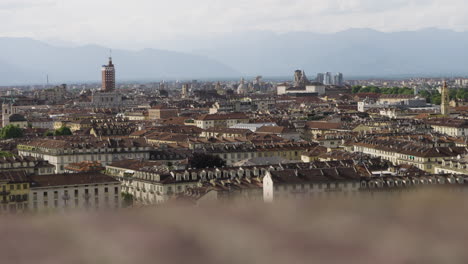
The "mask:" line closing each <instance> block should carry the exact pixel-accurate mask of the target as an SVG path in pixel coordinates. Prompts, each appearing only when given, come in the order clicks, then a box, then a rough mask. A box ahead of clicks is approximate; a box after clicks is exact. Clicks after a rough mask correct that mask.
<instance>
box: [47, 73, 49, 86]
mask: <svg viewBox="0 0 468 264" xmlns="http://www.w3.org/2000/svg"><path fill="white" fill-rule="evenodd" d="M47 87H49V74H47Z"/></svg>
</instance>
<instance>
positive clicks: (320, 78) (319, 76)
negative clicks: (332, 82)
mask: <svg viewBox="0 0 468 264" xmlns="http://www.w3.org/2000/svg"><path fill="white" fill-rule="evenodd" d="M315 81H317V82H319V83H323V82H324V81H325V75H324V74H323V73H318V74H317V78H315Z"/></svg>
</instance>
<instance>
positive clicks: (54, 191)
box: [28, 172, 121, 212]
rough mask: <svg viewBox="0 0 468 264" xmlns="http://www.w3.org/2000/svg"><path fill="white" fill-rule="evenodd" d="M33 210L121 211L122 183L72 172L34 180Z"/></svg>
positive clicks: (31, 194)
mask: <svg viewBox="0 0 468 264" xmlns="http://www.w3.org/2000/svg"><path fill="white" fill-rule="evenodd" d="M30 180H31V191H30V195H29V200H28V202H29V210H31V211H33V212H40V211H62V210H71V209H74V210H76V209H85V210H91V209H93V210H97V209H118V208H120V207H121V190H120V188H121V187H120V182H119V181H117V180H115V179H114V178H112V177H110V176H107V175H105V174H101V173H96V172H91V173H71V174H54V175H34V176H31V177H30Z"/></svg>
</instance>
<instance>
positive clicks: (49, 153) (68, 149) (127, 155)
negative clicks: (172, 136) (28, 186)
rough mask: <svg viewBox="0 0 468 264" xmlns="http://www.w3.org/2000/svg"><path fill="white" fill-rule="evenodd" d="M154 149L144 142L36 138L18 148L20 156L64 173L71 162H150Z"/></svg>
mask: <svg viewBox="0 0 468 264" xmlns="http://www.w3.org/2000/svg"><path fill="white" fill-rule="evenodd" d="M151 150H152V147H151V146H150V145H149V144H148V143H146V140H145V139H141V138H139V139H130V138H119V139H108V140H101V139H98V138H94V137H87V138H85V137H79V136H69V137H67V138H66V139H37V140H32V141H30V142H27V143H23V144H20V145H18V152H19V154H20V155H24V156H33V157H38V158H41V159H44V160H47V161H48V162H49V163H50V164H52V165H54V166H55V173H64V172H65V167H67V166H68V165H69V164H71V163H77V162H82V161H101V163H102V165H103V166H105V165H107V164H109V163H111V162H114V161H117V160H122V159H132V158H133V159H149V156H150V154H149V153H150V151H151Z"/></svg>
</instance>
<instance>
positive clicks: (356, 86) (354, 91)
mask: <svg viewBox="0 0 468 264" xmlns="http://www.w3.org/2000/svg"><path fill="white" fill-rule="evenodd" d="M361 88H362V86H359V85H355V86H353V87H352V90H351V92H352V93H353V94H356V93H359V91H360V90H361Z"/></svg>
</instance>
